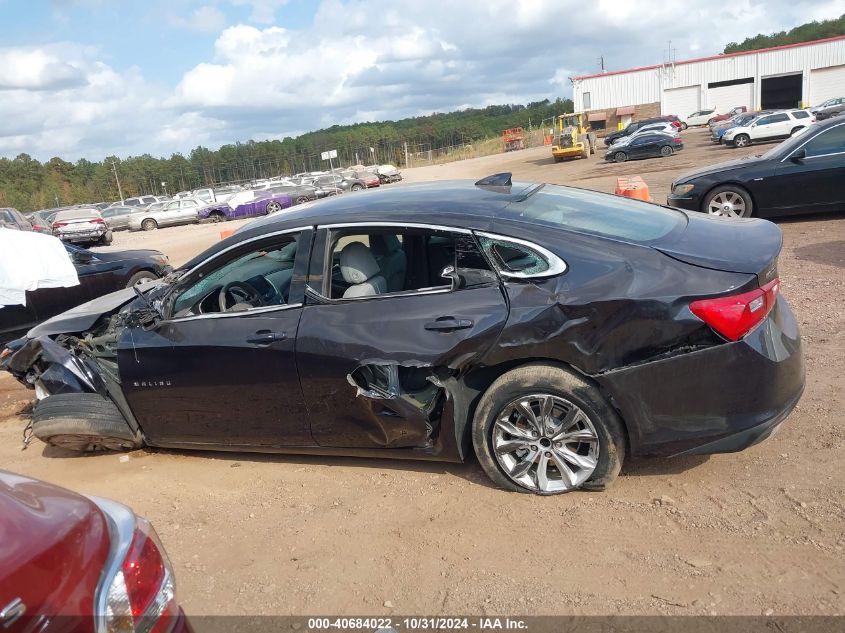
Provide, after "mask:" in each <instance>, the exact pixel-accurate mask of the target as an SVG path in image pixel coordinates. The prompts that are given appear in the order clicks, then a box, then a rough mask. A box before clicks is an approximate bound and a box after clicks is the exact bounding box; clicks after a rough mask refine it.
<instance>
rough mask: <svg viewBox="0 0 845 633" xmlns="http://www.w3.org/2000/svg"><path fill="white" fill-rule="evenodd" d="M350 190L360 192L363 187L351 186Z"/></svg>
mask: <svg viewBox="0 0 845 633" xmlns="http://www.w3.org/2000/svg"><path fill="white" fill-rule="evenodd" d="M350 189H351V190H352V191H361V189H363V187H362V186H361V185H352V187H351V188H350Z"/></svg>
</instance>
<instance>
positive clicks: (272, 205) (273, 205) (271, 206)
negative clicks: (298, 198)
mask: <svg viewBox="0 0 845 633" xmlns="http://www.w3.org/2000/svg"><path fill="white" fill-rule="evenodd" d="M281 210H282V205H280V204H279V203H278V202H276V201H275V200H273V201H272V202H268V203H267V206H266V207H265V208H264V214H265V215H270V214H271V213H276V212H278V211H281Z"/></svg>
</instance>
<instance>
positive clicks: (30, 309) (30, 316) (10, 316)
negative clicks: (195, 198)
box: [0, 243, 172, 344]
mask: <svg viewBox="0 0 845 633" xmlns="http://www.w3.org/2000/svg"><path fill="white" fill-rule="evenodd" d="M64 246H65V249H66V250H67V252H68V254H69V255H70V258H71V261H72V262H73V265H74V266H75V267H76V273H77V275H78V276H79V285H78V286H72V287H70V288H41V289H39V290H32V291H28V292H27V293H26V305H25V306H22V305H11V306H5V307H3V308H0V344H2V343H3V342H4V341H10V340H12V339H14V338H16V337H18V336H21V335H23V334H24V333H26V331H27V330H29V329H30V328H31V327H33V326H35V325H37V324H38V323H40V322H41V321H44V320H46V319H49V318H50V317H52V316H55V315H57V314H59V313H61V312H64V311H65V310H69V309H70V308H73V307H75V306H77V305H79V304H80V303H85V302H86V301H90V300H91V299H94V298H95V297H100V296H102V295H105V294H108V293H110V292H114V291H115V290H117V289H119V288H128V287H131V286H134V285H135V284H143V283H146V282H149V281H153V280H155V279H158V278H159V277H163V276H164V275H166V274H167V273H168V272H170V271H171V270H172V267H171V266H170V264H169V263H168V261H167V257H166V256H165V255H163V254H162V253H159V252H158V251H148V250H142V251H115V252H97V253H93V252H91V251H88V250H85V249H84V248H79V247H78V246H73V245H72V244H67V243H65V245H64Z"/></svg>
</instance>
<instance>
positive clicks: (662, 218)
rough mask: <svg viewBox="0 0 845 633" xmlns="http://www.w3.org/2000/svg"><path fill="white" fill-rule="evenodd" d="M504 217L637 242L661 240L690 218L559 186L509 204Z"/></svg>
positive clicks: (539, 191) (668, 210) (672, 210)
mask: <svg viewBox="0 0 845 633" xmlns="http://www.w3.org/2000/svg"><path fill="white" fill-rule="evenodd" d="M502 216H503V217H504V218H509V219H513V220H523V221H530V222H534V223H539V224H546V225H549V226H557V227H563V228H568V229H573V230H575V231H583V232H585V233H593V234H596V235H604V236H607V237H612V238H616V239H620V240H625V241H629V242H636V243H642V242H653V241H655V240H659V239H660V238H662V237H665V236H666V235H668V234H669V233H671V232H672V231H675V230H680V229H682V228H683V227H684V226H686V221H687V220H686V216H685V215H684V214H683V213H682V212H680V211H675V210H674V209H668V208H666V207H661V206H658V205H654V204H648V203H645V202H640V201H638V200H631V199H629V198H624V197H622V196H611V195H607V194H601V193H596V192H593V191H585V190H583V189H573V188H569V187H560V186H557V185H545V186H544V187H542V188H541V189H539V190H538V191H536V192H535V193H534V194H532V195H530V196H529V197H528V198H526V199H525V200H521V201H519V202H514V203H512V204H510V205H508V206H507V207H506V208H505V209H504V210H503V211H502Z"/></svg>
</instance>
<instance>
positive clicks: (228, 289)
mask: <svg viewBox="0 0 845 633" xmlns="http://www.w3.org/2000/svg"><path fill="white" fill-rule="evenodd" d="M230 297H231V298H232V299H234V303H232V304H230V303H229V298H230ZM217 301H218V303H219V304H220V311H221V312H233V311H234V310H233V308H236V307H238V306H247V307H245V308H242V309H249V308H258V307H260V306H263V305H265V302H264V299H263V298H262V296H261V295H260V294H258V291H257V290H256V289H255V288H253V287H252V286H250V285H249V284H248V283H244V282H243V281H230V282H229V283H227V284H226V285H225V286H223V287H222V288H220V292H219V293H218V294H217Z"/></svg>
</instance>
